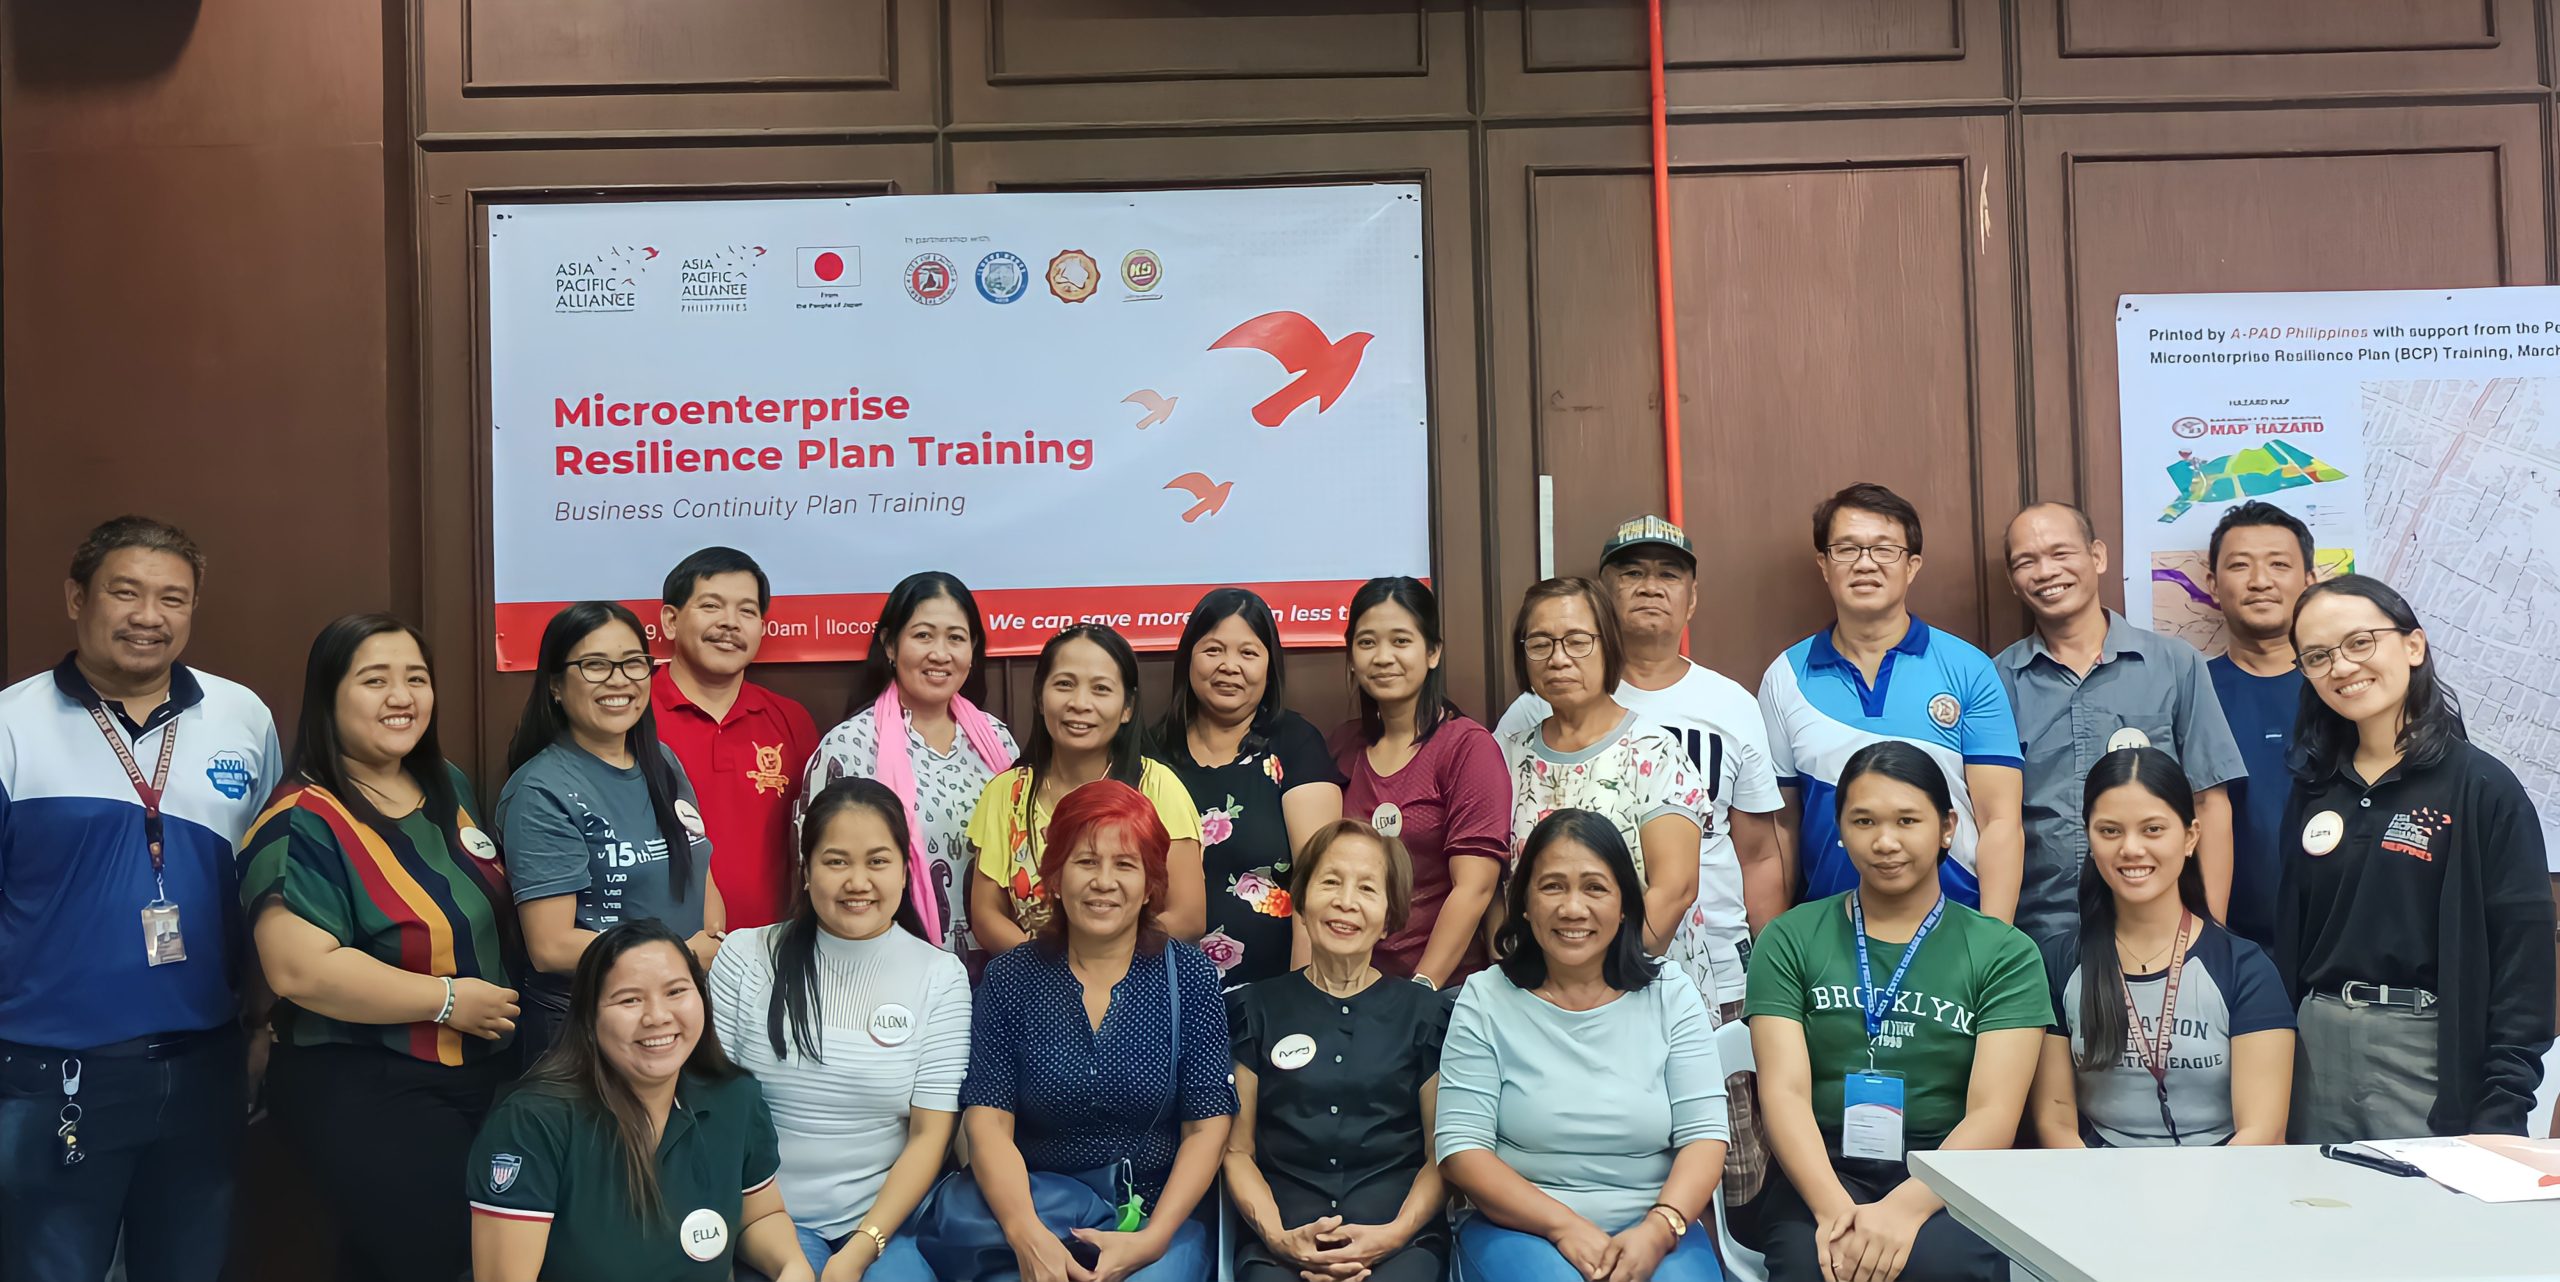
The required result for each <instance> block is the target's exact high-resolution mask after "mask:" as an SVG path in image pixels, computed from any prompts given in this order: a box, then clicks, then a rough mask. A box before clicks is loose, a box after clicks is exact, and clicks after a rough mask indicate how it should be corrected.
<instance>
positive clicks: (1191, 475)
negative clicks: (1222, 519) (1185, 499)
mask: <svg viewBox="0 0 2560 1282" xmlns="http://www.w3.org/2000/svg"><path fill="white" fill-rule="evenodd" d="M1164 487H1165V488H1166V489H1168V490H1188V491H1190V492H1191V497H1193V498H1195V499H1198V500H1200V501H1199V502H1197V503H1194V504H1192V505H1191V510H1190V511H1188V512H1185V513H1183V514H1182V519H1183V520H1184V521H1186V522H1189V521H1197V520H1199V519H1200V518H1201V517H1204V516H1207V515H1209V514H1210V513H1212V512H1215V511H1217V510H1218V509H1219V508H1222V507H1225V506H1226V505H1227V495H1228V494H1229V493H1230V492H1231V491H1233V490H1234V489H1235V488H1236V483H1235V482H1233V481H1212V480H1210V479H1209V474H1208V473H1206V472H1185V473H1183V474H1182V475H1180V476H1177V477H1175V478H1173V479H1172V480H1170V481H1167V482H1165V483H1164Z"/></svg>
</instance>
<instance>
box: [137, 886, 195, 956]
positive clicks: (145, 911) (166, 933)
mask: <svg viewBox="0 0 2560 1282" xmlns="http://www.w3.org/2000/svg"><path fill="white" fill-rule="evenodd" d="M142 956H143V960H144V962H145V963H146V964H148V965H152V966H166V965H168V964H169V963H171V962H182V961H185V960H186V959H187V937H186V936H184V935H182V934H179V933H178V906H177V905H176V904H173V903H171V902H169V901H168V900H166V899H154V900H152V901H151V902H150V903H147V904H144V905H143V906H142Z"/></svg>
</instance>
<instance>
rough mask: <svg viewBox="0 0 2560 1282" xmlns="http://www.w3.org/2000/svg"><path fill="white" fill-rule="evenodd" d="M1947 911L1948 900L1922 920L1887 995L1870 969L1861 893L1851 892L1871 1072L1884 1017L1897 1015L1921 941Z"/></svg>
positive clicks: (1851, 918)
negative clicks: (1897, 1004)
mask: <svg viewBox="0 0 2560 1282" xmlns="http://www.w3.org/2000/svg"><path fill="white" fill-rule="evenodd" d="M1946 911H1947V898H1946V896H1944V895H1940V896H1939V897H1938V902H1936V903H1934V904H1931V905H1929V915H1928V916H1926V917H1924V918H1921V919H1920V929H1918V930H1915V931H1913V932H1911V942H1910V943H1909V944H1906V945H1904V946H1903V949H1902V960H1901V961H1899V962H1896V963H1894V967H1893V978H1892V979H1889V980H1887V981H1885V987H1884V991H1883V992H1877V991H1876V977H1875V972H1874V971H1871V970H1869V969H1868V968H1867V910H1866V908H1865V906H1864V905H1862V904H1860V903H1859V902H1858V892H1856V891H1851V892H1849V933H1850V934H1852V935H1854V936H1855V937H1856V938H1857V941H1858V989H1859V991H1860V992H1863V993H1865V994H1866V995H1867V1005H1866V1010H1865V1014H1866V1017H1867V1071H1868V1072H1870V1073H1872V1072H1874V1071H1875V1067H1876V1035H1877V1034H1879V1033H1881V1032H1883V1031H1884V1017H1885V1016H1886V1015H1888V1014H1891V1013H1892V1011H1893V1003H1894V1001H1895V1000H1896V999H1897V998H1899V997H1901V996H1902V977H1903V976H1905V975H1907V974H1910V973H1911V959H1912V958H1914V957H1917V956H1919V955H1920V941H1922V940H1924V939H1927V938H1928V937H1929V932H1930V931H1933V930H1936V929H1937V928H1938V918H1940V917H1941V916H1944V915H1945V914H1946Z"/></svg>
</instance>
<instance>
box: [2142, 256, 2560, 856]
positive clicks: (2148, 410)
mask: <svg viewBox="0 0 2560 1282" xmlns="http://www.w3.org/2000/svg"><path fill="white" fill-rule="evenodd" d="M2116 330H2117V344H2116V352H2117V371H2118V373H2117V379H2118V386H2119V389H2120V392H2121V395H2122V399H2123V452H2124V545H2123V547H2122V548H2121V549H2120V553H2121V555H2122V557H2123V569H2124V576H2125V613H2126V615H2127V616H2128V617H2130V618H2131V619H2132V620H2133V622H2135V623H2136V624H2140V625H2143V626H2147V627H2150V628H2153V629H2156V630H2158V631H2161V632H2166V633H2169V634H2171V635H2173V636H2181V637H2184V638H2186V639H2187V640H2189V641H2192V642H2194V643H2195V644H2196V645H2197V646H2198V647H2199V648H2202V649H2203V650H2205V651H2206V652H2207V653H2209V654H2218V653H2220V652H2221V651H2222V649H2223V644H2224V639H2223V636H2222V616H2221V614H2220V607H2219V606H2218V605H2217V604H2216V602H2215V600H2214V597H2213V588H2212V580H2211V578H2210V575H2209V573H2208V568H2209V567H2208V566H2207V565H2206V549H2207V546H2208V543H2209V541H2210V539H2211V537H2212V534H2213V526H2214V522H2216V521H2217V520H2220V519H2221V517H2222V514H2223V513H2224V512H2225V511H2227V510H2229V509H2230V507H2231V506H2232V505H2233V504H2235V503H2238V502H2240V501H2243V500H2246V499H2262V500H2264V501H2266V502H2269V503H2273V504H2275V505H2277V506H2278V507H2282V508H2284V509H2285V510H2287V511H2289V512H2292V513H2293V514H2294V515H2296V516H2299V517H2301V518H2302V520H2303V522H2304V523H2305V524H2306V525H2308V526H2310V527H2311V532H2312V538H2313V541H2314V543H2315V544H2317V549H2318V550H2317V553H2316V556H2315V558H2314V560H2315V565H2314V574H2315V577H2318V578H2328V577H2330V576H2332V575H2336V574H2341V573H2347V572H2350V571H2352V572H2355V573H2361V574H2369V575H2372V576H2373V577H2375V578H2378V579H2381V580H2382V581H2384V582H2386V583H2389V584H2390V585H2391V586H2393V587H2394V588H2397V589H2399V590H2400V592H2401V593H2402V594H2403V595H2405V596H2407V597H2408V599H2409V603H2410V605H2411V606H2412V607H2413V608H2414V609H2416V611H2417V612H2418V617H2419V620H2420V621H2421V622H2422V623H2424V624H2425V625H2426V630H2427V636H2428V639H2429V641H2430V642H2431V643H2432V646H2433V655H2434V659H2435V661H2437V662H2440V663H2442V664H2443V665H2444V667H2443V673H2444V676H2445V678H2446V680H2448V681H2449V682H2450V683H2451V684H2452V686H2453V688H2454V690H2455V692H2456V694H2457V695H2458V696H2459V697H2460V698H2461V700H2462V706H2463V714H2464V718H2465V720H2466V721H2467V722H2468V723H2469V728H2470V732H2471V735H2472V738H2473V739H2474V741H2476V742H2478V743H2479V744H2480V745H2481V746H2482V747H2484V748H2486V749H2488V750H2489V751H2490V752H2492V753H2495V754H2496V755H2497V756H2498V757H2500V758H2501V759H2503V760H2504V761H2506V762H2507V763H2508V764H2509V765H2510V766H2513V767H2514V768H2515V771H2516V773H2517V774H2518V775H2519V776H2520V777H2522V778H2523V780H2524V783H2525V787H2526V789H2527V791H2529V792H2530V793H2531V794H2532V796H2533V801H2534V804H2535V806H2537V807H2538V808H2539V809H2540V811H2541V813H2542V818H2543V825H2544V834H2543V835H2544V840H2545V843H2546V845H2547V846H2548V848H2549V850H2550V857H2551V859H2552V867H2553V869H2554V870H2555V871H2560V662H2555V660H2560V288H2553V287H2537V288H2515V289H2467V290H2450V291H2448V290H2400V291H2375V292H2361V293H2330V294H2184V295H2150V296H2143V295H2127V296H2125V297H2124V298H2123V299H2121V300H2120V301H2119V302H2118V304H2117V308H2116Z"/></svg>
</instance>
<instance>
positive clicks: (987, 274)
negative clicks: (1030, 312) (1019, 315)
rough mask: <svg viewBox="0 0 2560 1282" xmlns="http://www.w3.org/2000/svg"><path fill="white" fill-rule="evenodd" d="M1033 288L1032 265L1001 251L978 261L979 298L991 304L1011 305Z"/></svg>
mask: <svg viewBox="0 0 2560 1282" xmlns="http://www.w3.org/2000/svg"><path fill="white" fill-rule="evenodd" d="M1030 288H1031V265H1030V264H1028V263H1025V262H1023V261H1022V259H1021V258H1020V257H1018V256H1016V255H1013V254H1008V253H1006V252H1005V251H1003V250H1001V249H999V250H997V251H995V252H994V253H992V254H989V255H987V256H986V257H984V258H981V259H979V260H978V296H979V297H980V298H983V299H986V300H987V301H988V302H990V303H1010V302H1014V301H1016V300H1018V299H1020V298H1021V297H1022V295H1023V293H1024V292H1025V291H1027V290H1029V289H1030Z"/></svg>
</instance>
